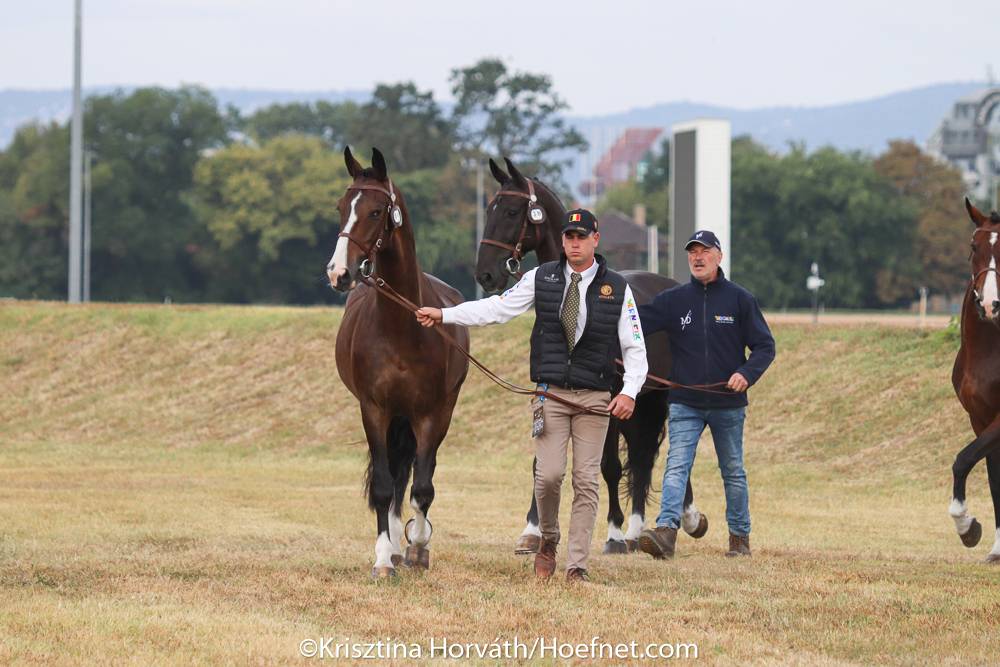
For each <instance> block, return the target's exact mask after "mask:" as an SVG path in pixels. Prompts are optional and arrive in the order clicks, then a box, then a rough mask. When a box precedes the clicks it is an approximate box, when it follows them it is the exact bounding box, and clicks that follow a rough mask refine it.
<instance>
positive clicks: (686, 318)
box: [681, 310, 691, 331]
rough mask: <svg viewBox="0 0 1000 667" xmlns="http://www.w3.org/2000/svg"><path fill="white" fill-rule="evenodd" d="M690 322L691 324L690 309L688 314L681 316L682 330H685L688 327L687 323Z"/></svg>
mask: <svg viewBox="0 0 1000 667" xmlns="http://www.w3.org/2000/svg"><path fill="white" fill-rule="evenodd" d="M689 324H691V311H690V310H689V311H688V314H687V315H685V316H684V317H682V318H681V331H684V329H686V328H687V325H689Z"/></svg>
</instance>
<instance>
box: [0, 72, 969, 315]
mask: <svg viewBox="0 0 1000 667" xmlns="http://www.w3.org/2000/svg"><path fill="white" fill-rule="evenodd" d="M451 83H452V92H453V95H454V100H455V102H454V104H453V105H451V107H450V108H449V109H444V108H443V107H442V105H440V104H439V103H438V102H437V101H436V100H435V99H434V97H433V95H432V94H431V93H430V92H426V91H421V90H419V89H418V87H417V86H416V85H414V84H413V83H410V82H402V83H396V84H381V85H378V86H377V87H376V88H375V91H374V93H373V95H372V97H371V99H370V100H369V101H368V102H366V103H363V104H359V103H354V102H342V103H336V104H334V103H328V102H316V103H293V104H278V105H272V106H269V107H266V108H262V109H259V110H257V111H255V112H253V113H249V114H243V113H240V112H239V111H238V110H236V109H234V108H232V107H229V108H221V107H220V106H219V104H218V103H217V101H216V100H215V99H214V98H213V97H212V95H211V94H210V93H209V92H208V91H206V90H204V89H202V88H200V87H195V86H189V87H182V88H180V89H176V90H167V89H162V88H143V89H138V90H136V91H134V92H131V93H128V94H126V93H123V92H119V93H115V94H110V95H103V96H96V97H90V98H88V99H87V100H86V104H85V111H84V136H85V146H86V149H87V151H88V154H89V155H90V156H92V160H93V162H92V165H93V166H92V170H91V183H92V188H91V191H92V198H91V201H92V204H91V206H92V211H93V213H92V218H93V220H94V225H93V236H92V262H91V265H92V274H91V275H92V277H91V284H92V295H93V298H94V299H95V300H109V301H150V300H152V301H160V300H163V299H166V298H169V299H172V300H174V301H185V302H203V301H211V302H234V303H249V302H269V303H297V304H309V303H329V302H336V301H337V300H338V298H339V297H338V296H337V295H335V294H334V293H333V292H332V291H331V290H330V289H329V288H328V287H327V286H326V279H325V274H324V272H323V267H324V265H325V263H326V261H327V259H328V258H329V255H330V254H331V252H332V250H333V247H334V245H335V243H336V239H337V233H338V231H339V223H340V220H339V216H338V214H337V206H336V203H337V200H338V199H339V198H340V196H341V195H342V194H343V192H344V190H345V188H346V187H347V185H348V177H347V174H346V171H345V169H344V165H343V160H342V157H341V151H342V149H343V147H344V146H345V145H347V144H350V145H351V146H352V147H355V148H358V149H359V150H358V152H359V153H361V154H367V151H368V148H369V147H370V146H378V147H379V148H380V149H381V150H382V151H383V153H384V154H385V155H386V158H387V160H388V162H389V167H390V170H391V172H392V174H393V181H394V183H396V184H398V186H399V188H401V189H402V190H403V191H404V192H405V193H406V196H407V203H408V208H409V210H410V214H411V218H412V221H413V224H414V230H415V234H416V238H417V250H418V256H419V260H420V262H421V265H422V267H423V268H424V270H426V271H429V272H431V273H434V274H435V275H438V276H439V277H441V278H442V279H443V280H446V281H448V282H450V283H451V284H453V285H455V286H456V287H458V288H459V289H461V290H462V291H463V292H464V293H465V294H466V295H467V296H471V295H472V293H473V292H474V281H473V277H472V266H473V263H474V262H473V257H474V253H475V251H476V248H475V241H474V238H475V231H474V226H475V214H476V205H477V202H476V201H475V177H474V173H473V170H472V169H471V168H470V165H471V164H473V162H474V161H476V160H482V159H484V158H485V157H486V156H493V157H499V156H502V155H506V156H509V157H511V158H512V159H514V160H515V161H516V162H517V163H518V164H519V165H520V166H522V167H523V168H524V171H525V172H526V173H530V174H537V175H538V176H540V177H541V178H542V179H543V180H545V181H546V182H547V183H549V184H551V185H553V186H554V187H555V188H556V189H557V190H558V191H559V192H560V193H561V194H562V195H563V196H564V198H565V199H566V200H567V201H569V200H572V198H573V197H572V194H571V193H569V192H568V190H567V188H566V185H565V183H564V180H563V171H564V169H565V168H566V167H567V166H568V164H569V161H570V159H571V158H572V156H573V153H574V152H579V151H582V150H584V149H585V148H586V141H585V140H584V138H583V136H582V135H580V133H579V132H577V131H576V130H575V129H573V128H572V127H570V126H569V125H567V124H566V121H565V119H564V117H563V112H564V111H565V110H566V109H567V105H566V103H565V101H564V100H563V99H562V98H561V97H560V96H559V95H558V94H557V93H556V92H555V90H554V88H553V84H552V81H551V80H550V79H549V78H548V77H546V76H544V75H539V74H532V73H525V72H516V71H511V70H509V69H508V68H507V67H506V66H505V64H504V63H503V62H502V61H499V60H493V59H486V60H482V61H479V62H477V63H475V64H474V65H471V66H469V67H465V68H456V69H454V70H452V72H451ZM69 144H70V142H69V127H68V124H59V123H51V124H48V125H28V126H25V127H22V128H20V129H19V130H18V132H17V133H16V135H15V137H14V139H13V141H12V142H11V144H10V145H9V146H8V147H7V148H6V149H5V150H4V151H2V152H0V296H12V297H17V298H42V299H62V298H65V294H66V264H67V262H66V257H67V252H68V240H67V235H68V223H67V221H68V218H69V211H68V201H69V169H68V165H69ZM732 156H733V160H732V170H733V171H732V188H733V190H732V225H733V230H732V233H733V249H732V250H733V252H732V257H733V271H734V273H736V274H737V276H738V278H737V279H738V280H739V281H740V282H742V283H743V284H745V285H746V286H747V287H749V288H750V289H751V290H753V291H754V292H755V293H756V294H757V295H758V297H759V298H760V300H761V302H762V303H763V304H764V305H765V307H768V308H780V307H796V306H804V305H806V304H807V303H808V299H809V294H808V292H806V290H805V289H804V279H805V275H806V273H807V271H808V268H809V264H810V263H811V262H813V261H816V262H818V263H819V264H820V266H821V268H822V270H823V273H824V277H825V278H826V279H827V285H826V287H824V300H825V302H826V303H827V304H828V305H831V306H842V307H880V306H888V305H897V304H902V303H905V302H906V301H908V300H909V299H911V298H912V297H913V295H914V294H915V291H916V289H917V288H918V287H919V286H921V285H926V286H927V287H929V288H931V289H932V291H935V292H939V293H945V294H947V293H953V292H955V291H959V290H961V288H962V285H963V282H964V279H965V273H966V267H965V255H964V250H965V243H966V241H967V238H966V237H967V235H968V229H967V228H966V225H965V224H964V223H963V220H964V218H963V216H962V215H961V210H962V209H961V197H962V194H963V193H964V186H963V184H962V182H961V178H960V176H959V175H958V173H957V172H956V171H954V170H952V169H951V168H949V167H947V166H945V165H941V164H939V163H937V162H935V161H934V160H932V159H931V158H929V157H928V156H927V155H925V154H923V153H922V152H921V151H920V149H919V148H918V147H917V146H915V145H914V144H912V143H905V142H895V143H893V144H892V145H891V146H890V147H889V149H888V150H887V151H886V152H885V153H883V154H882V155H880V156H877V157H874V158H873V157H871V156H867V155H865V154H861V153H844V152H840V151H837V150H835V149H832V148H822V149H820V150H816V151H812V152H809V151H807V150H806V149H805V147H803V146H792V147H791V148H790V150H789V151H787V152H786V153H783V154H778V153H775V152H773V151H770V150H768V149H766V148H764V147H763V146H761V145H759V144H756V143H754V142H753V141H752V140H751V139H749V138H746V137H741V138H737V139H736V140H734V142H733V151H732ZM490 187H491V185H490V184H488V185H487V192H489V189H490ZM635 203H644V204H646V206H647V209H648V212H649V213H648V219H649V221H650V222H655V223H656V224H659V225H661V226H663V227H664V228H665V227H666V224H667V218H668V211H669V143H667V142H664V144H663V145H662V146H661V147H660V149H659V150H658V151H656V152H655V153H654V154H651V155H649V156H647V160H646V164H645V165H644V169H643V170H642V171H641V177H640V178H637V179H634V180H632V181H629V182H627V183H623V184H620V185H617V186H615V187H613V188H611V189H610V190H609V191H608V192H606V193H605V194H604V195H603V196H602V198H601V200H600V201H599V202H598V204H597V208H598V211H604V210H608V209H611V208H617V209H620V210H623V211H625V212H629V211H631V210H632V205H633V204H635Z"/></svg>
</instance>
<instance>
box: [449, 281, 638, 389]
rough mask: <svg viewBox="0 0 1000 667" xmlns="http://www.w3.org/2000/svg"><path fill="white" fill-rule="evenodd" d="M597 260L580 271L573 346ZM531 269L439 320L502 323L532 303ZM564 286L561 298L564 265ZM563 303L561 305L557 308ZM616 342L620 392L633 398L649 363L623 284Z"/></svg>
mask: <svg viewBox="0 0 1000 667" xmlns="http://www.w3.org/2000/svg"><path fill="white" fill-rule="evenodd" d="M597 268H598V265H597V262H596V261H595V262H594V263H593V264H591V265H590V267H589V268H587V269H585V270H584V271H581V272H580V275H581V279H580V285H579V288H580V314H579V316H578V317H577V318H576V339H575V340H574V345H575V344H576V343H577V342H579V341H580V337H581V336H583V330H584V328H585V327H586V325H587V298H586V297H587V288H588V287H590V283H592V282H594V276H596V275H597ZM537 271H538V269H532V270H530V271H528V272H527V273H525V274H524V276H523V277H522V278H521V280H520V281H518V283H517V284H516V285H514V286H513V287H511V288H510V289H509V290H507V291H506V292H504V293H503V294H497V295H494V296H491V297H487V298H485V299H479V300H478V301H466V302H465V303H460V304H459V305H457V306H454V307H452V308H442V309H441V320H442V322H444V323H445V324H462V325H465V326H482V325H484V324H503V323H504V322H507V321H509V320H511V319H513V318H515V317H517V316H518V315H520V314H521V313H523V312H525V311H526V310H528V309H529V308H531V307H532V306H534V305H535V273H536V272H537ZM563 273H564V275H565V277H566V286H565V288H564V289H563V300H565V299H566V290H568V289H569V286H570V275H571V274H572V273H573V269H572V268H570V266H569V263H568V262H567V263H566V264H565V271H564V272H563ZM561 310H562V305H561V304H560V311H561ZM618 341H619V343H621V348H622V361H623V362H624V363H625V372H624V387H623V388H622V393H623V394H625V395H626V396H629V397H630V398H633V399H634V398H635V397H636V395H637V394H638V393H639V390H640V389H642V384H643V382H645V381H646V373H647V372H648V371H649V365H648V364H647V362H646V342H645V340H644V339H643V337H642V326H641V325H640V324H639V309H638V308H637V307H636V305H635V299H634V298H633V297H632V288H631V287H629V286H628V285H626V286H625V299H624V301H623V303H622V312H621V316H620V317H619V318H618Z"/></svg>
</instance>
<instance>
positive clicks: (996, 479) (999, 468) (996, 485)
mask: <svg viewBox="0 0 1000 667" xmlns="http://www.w3.org/2000/svg"><path fill="white" fill-rule="evenodd" d="M986 472H987V473H988V474H989V478H990V495H991V496H993V519H994V523H995V524H996V537H994V539H993V548H992V549H990V552H989V553H988V554H986V562H987V563H1000V452H993V453H992V454H990V455H989V456H987V457H986Z"/></svg>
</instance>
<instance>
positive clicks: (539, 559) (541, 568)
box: [535, 538, 556, 579]
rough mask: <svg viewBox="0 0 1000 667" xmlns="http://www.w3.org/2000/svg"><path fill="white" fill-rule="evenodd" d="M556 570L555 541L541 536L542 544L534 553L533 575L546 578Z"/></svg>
mask: <svg viewBox="0 0 1000 667" xmlns="http://www.w3.org/2000/svg"><path fill="white" fill-rule="evenodd" d="M555 571H556V543H555V542H549V541H548V540H546V539H544V538H542V545H541V546H540V547H538V553H537V554H535V576H536V577H538V578H539V579H548V578H549V577H551V576H552V574H553V573H554V572H555Z"/></svg>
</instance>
